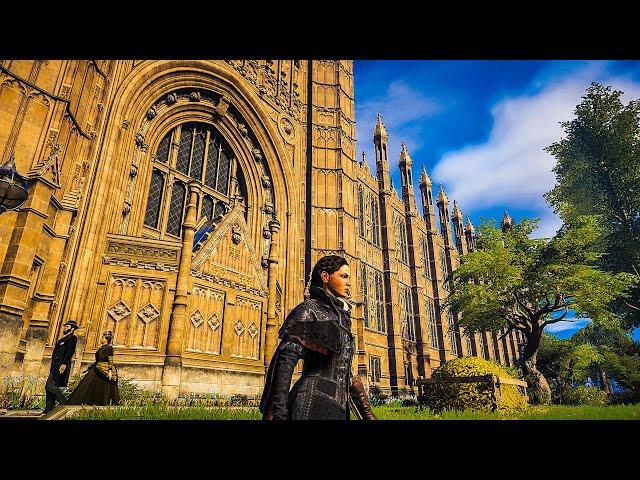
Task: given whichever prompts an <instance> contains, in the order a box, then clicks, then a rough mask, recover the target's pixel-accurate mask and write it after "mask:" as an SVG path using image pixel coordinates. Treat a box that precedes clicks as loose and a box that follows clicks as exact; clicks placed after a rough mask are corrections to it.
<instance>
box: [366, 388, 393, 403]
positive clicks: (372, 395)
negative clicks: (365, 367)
mask: <svg viewBox="0 0 640 480" xmlns="http://www.w3.org/2000/svg"><path fill="white" fill-rule="evenodd" d="M389 398H390V397H389V395H387V394H386V393H384V392H383V391H382V390H381V389H380V387H379V386H378V385H376V384H375V383H374V384H373V385H371V386H370V387H369V402H370V403H371V405H384V404H386V403H387V402H388V400H389Z"/></svg>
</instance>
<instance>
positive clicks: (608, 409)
mask: <svg viewBox="0 0 640 480" xmlns="http://www.w3.org/2000/svg"><path fill="white" fill-rule="evenodd" d="M373 410H374V413H375V414H376V416H377V417H378V418H379V419H381V420H640V405H614V406H604V407H589V406H583V407H573V406H567V405H554V406H544V407H542V406H536V407H530V408H529V409H527V410H526V411H524V412H513V413H478V412H471V411H465V412H455V411H449V412H444V413H441V414H439V415H437V414H434V413H433V412H431V411H429V410H427V409H420V408H417V407H402V406H399V405H381V406H375V407H374V408H373ZM260 418H261V415H260V412H258V409H257V408H237V409H229V408H206V407H167V406H166V405H146V406H142V407H112V408H107V409H96V408H91V407H86V408H84V409H82V410H81V411H80V412H78V413H76V414H75V415H73V416H72V417H68V418H67V419H68V420H259V419H260Z"/></svg>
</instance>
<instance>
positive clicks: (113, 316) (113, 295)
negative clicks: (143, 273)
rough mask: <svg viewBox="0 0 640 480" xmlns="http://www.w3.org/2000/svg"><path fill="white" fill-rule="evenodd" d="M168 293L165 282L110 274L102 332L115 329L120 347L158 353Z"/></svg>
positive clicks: (114, 335) (117, 343)
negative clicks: (156, 351)
mask: <svg viewBox="0 0 640 480" xmlns="http://www.w3.org/2000/svg"><path fill="white" fill-rule="evenodd" d="M165 293H166V281H165V280H164V279H152V278H143V277H136V276H122V275H113V274H112V275H110V277H109V285H108V289H107V296H106V302H105V306H104V309H103V315H102V330H101V332H100V333H102V332H103V331H105V330H111V331H112V332H113V344H114V346H116V347H118V346H119V347H127V348H141V349H153V350H157V348H158V342H159V339H160V335H159V332H160V324H161V320H162V318H163V314H164V312H163V308H164V303H165ZM99 339H100V335H98V336H97V337H96V346H98V342H99Z"/></svg>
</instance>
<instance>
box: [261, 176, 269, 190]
mask: <svg viewBox="0 0 640 480" xmlns="http://www.w3.org/2000/svg"><path fill="white" fill-rule="evenodd" d="M262 186H263V187H264V188H271V180H269V177H267V176H264V177H262Z"/></svg>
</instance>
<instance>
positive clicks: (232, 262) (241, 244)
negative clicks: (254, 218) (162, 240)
mask: <svg viewBox="0 0 640 480" xmlns="http://www.w3.org/2000/svg"><path fill="white" fill-rule="evenodd" d="M243 208H244V207H243V205H242V204H240V203H238V204H236V205H235V207H233V208H232V209H231V211H230V212H229V213H227V215H226V216H225V217H224V218H222V219H221V220H220V223H219V224H217V225H214V226H213V228H212V229H210V231H209V232H207V233H205V234H204V235H199V237H200V238H199V243H198V244H197V245H196V246H195V247H194V249H197V250H196V251H195V252H194V254H193V260H192V263H191V274H192V275H194V276H197V277H204V278H207V277H210V278H211V279H213V280H214V281H216V282H217V283H220V282H221V281H222V283H226V282H224V280H227V281H230V282H234V283H237V284H240V285H244V286H247V287H250V288H252V289H256V290H259V291H261V292H265V293H266V291H267V280H266V275H265V273H264V270H263V268H262V266H261V264H260V259H259V257H258V255H257V253H256V250H255V248H254V246H253V244H252V242H251V238H250V236H249V228H248V226H247V223H246V222H245V219H244V214H243ZM196 238H198V237H196ZM198 247H199V248H198Z"/></svg>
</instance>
